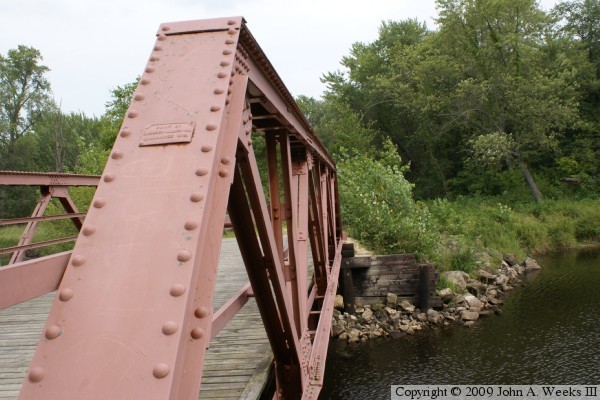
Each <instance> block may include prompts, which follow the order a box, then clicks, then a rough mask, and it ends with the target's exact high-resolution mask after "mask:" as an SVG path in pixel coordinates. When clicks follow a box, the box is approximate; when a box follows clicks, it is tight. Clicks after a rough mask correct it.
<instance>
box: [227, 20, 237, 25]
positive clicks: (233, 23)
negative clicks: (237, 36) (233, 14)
mask: <svg viewBox="0 0 600 400" xmlns="http://www.w3.org/2000/svg"><path fill="white" fill-rule="evenodd" d="M227 25H235V19H230V20H229V21H227Z"/></svg>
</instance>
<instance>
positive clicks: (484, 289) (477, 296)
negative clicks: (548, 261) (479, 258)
mask: <svg viewBox="0 0 600 400" xmlns="http://www.w3.org/2000/svg"><path fill="white" fill-rule="evenodd" d="M540 268H541V267H540V266H539V265H538V264H537V262H536V261H535V260H533V259H531V258H527V259H526V260H525V262H523V263H522V264H521V265H520V264H519V263H518V262H517V259H516V257H515V256H512V255H509V254H505V255H504V256H503V261H502V264H501V266H500V268H493V267H491V266H490V263H488V262H483V263H481V268H479V269H478V270H477V271H476V272H475V273H474V274H473V275H474V276H473V277H471V276H470V275H469V274H467V273H465V272H462V271H449V272H445V273H444V274H443V275H444V276H445V277H446V281H447V282H450V286H451V287H453V288H454V290H452V289H450V288H445V289H442V290H439V291H438V292H437V294H438V295H439V296H440V297H441V298H442V301H443V308H442V309H441V310H439V311H436V310H433V309H429V310H420V309H418V308H416V307H415V306H414V305H412V304H411V303H410V302H409V301H406V300H404V301H399V302H398V297H397V296H396V295H395V294H393V293H389V294H388V296H387V301H386V304H374V305H366V306H364V307H360V308H357V309H356V315H349V314H348V313H343V312H341V311H340V310H338V309H336V310H335V311H334V314H333V320H332V334H333V336H334V337H337V338H338V339H339V340H345V341H348V342H359V341H366V340H369V339H373V338H380V337H392V338H397V337H402V336H404V335H412V334H414V333H415V332H418V331H421V330H424V329H430V328H437V327H445V326H449V325H451V324H460V325H463V326H465V327H471V326H473V325H475V324H476V323H477V321H478V320H479V319H480V318H482V317H487V316H489V315H493V314H501V313H502V310H501V308H500V306H501V305H502V304H503V303H504V301H503V298H504V296H505V294H506V292H508V291H510V290H512V289H513V287H514V286H517V285H519V284H521V279H520V277H521V276H522V275H523V274H525V273H529V272H532V271H535V270H538V269H540ZM340 297H341V296H340ZM340 300H341V299H338V301H337V302H336V304H337V305H338V306H339V305H342V306H343V300H341V301H340Z"/></svg>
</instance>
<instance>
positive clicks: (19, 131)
mask: <svg viewBox="0 0 600 400" xmlns="http://www.w3.org/2000/svg"><path fill="white" fill-rule="evenodd" d="M41 62H42V55H41V53H40V52H39V51H38V50H36V49H34V48H32V47H27V46H22V45H20V46H18V48H16V49H11V50H9V51H8V53H7V55H6V56H3V55H0V156H1V158H0V169H5V168H12V164H13V163H14V162H15V154H14V152H15V146H16V143H17V141H18V140H19V139H20V138H21V137H23V136H24V135H25V134H27V133H28V132H30V130H31V128H32V126H33V125H34V123H35V121H36V119H37V118H39V116H40V114H41V113H42V111H43V110H44V109H46V108H47V107H48V106H51V105H52V101H51V98H50V83H49V82H48V80H47V79H46V76H45V74H46V72H48V71H49V68H48V67H46V66H44V65H42V64H41Z"/></svg>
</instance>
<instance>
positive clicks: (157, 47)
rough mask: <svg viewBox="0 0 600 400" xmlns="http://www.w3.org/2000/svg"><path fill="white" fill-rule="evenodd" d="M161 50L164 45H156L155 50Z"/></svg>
mask: <svg viewBox="0 0 600 400" xmlns="http://www.w3.org/2000/svg"><path fill="white" fill-rule="evenodd" d="M161 50H162V46H160V45H158V44H157V45H156V46H154V51H161Z"/></svg>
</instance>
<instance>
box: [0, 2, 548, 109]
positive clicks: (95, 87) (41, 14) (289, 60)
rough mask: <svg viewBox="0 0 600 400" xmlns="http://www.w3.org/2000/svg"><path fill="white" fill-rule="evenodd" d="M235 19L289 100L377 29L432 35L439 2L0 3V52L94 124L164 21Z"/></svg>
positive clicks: (315, 85)
mask: <svg viewBox="0 0 600 400" xmlns="http://www.w3.org/2000/svg"><path fill="white" fill-rule="evenodd" d="M555 3H556V0H541V4H542V7H544V8H545V9H549V8H551V7H552V6H553V4H555ZM237 15H242V16H244V17H245V18H246V21H247V23H248V28H249V29H250V31H251V32H252V34H253V35H254V37H255V38H256V40H257V41H258V43H259V44H260V46H261V47H262V49H263V50H264V51H265V53H266V54H267V57H268V58H269V60H270V61H271V63H272V64H273V65H274V66H275V69H276V70H277V71H278V73H279V75H280V76H281V77H282V79H283V81H284V82H285V84H286V86H287V87H288V89H289V90H290V92H291V93H292V94H293V95H294V96H297V95H300V94H304V95H308V96H313V97H319V96H320V95H321V93H322V92H323V90H324V89H325V87H324V85H323V84H322V83H321V82H320V80H319V78H320V77H321V76H322V75H323V73H325V72H328V71H334V70H336V69H339V68H340V64H339V63H340V60H341V58H342V57H343V56H345V55H347V54H348V52H349V49H350V46H351V45H352V43H354V42H358V41H362V42H370V41H373V40H375V39H376V38H377V30H378V27H379V26H380V24H381V21H383V20H390V19H391V20H402V19H406V18H415V17H416V18H418V19H419V20H421V21H426V22H427V25H428V26H429V27H430V28H431V27H433V26H434V20H433V19H434V18H435V15H436V10H435V0H360V1H359V0H298V1H296V0H294V1H286V0H93V1H92V0H0V53H1V54H3V55H6V52H7V51H8V50H9V49H12V48H16V47H17V46H18V45H20V44H23V45H27V46H32V47H35V48H37V49H38V50H40V51H41V53H42V55H43V57H44V61H43V62H44V64H45V65H46V66H48V67H49V68H50V69H51V71H50V73H49V74H48V77H49V79H50V82H51V84H52V90H53V93H54V98H55V99H56V101H57V102H58V103H61V104H62V109H63V111H65V112H69V111H83V112H85V113H86V114H87V115H89V116H91V115H96V116H100V115H101V114H103V113H104V104H105V103H106V101H107V100H108V99H109V98H110V90H111V89H113V88H114V87H116V86H118V85H123V84H125V83H128V82H131V81H132V80H134V79H135V77H136V76H138V75H140V74H141V73H142V72H143V69H144V66H145V65H146V62H147V59H148V56H149V54H150V51H151V49H152V46H153V44H154V41H155V36H154V35H155V32H156V30H157V28H158V26H159V24H160V23H162V22H172V21H182V20H191V19H205V18H216V17H230V16H237Z"/></svg>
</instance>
